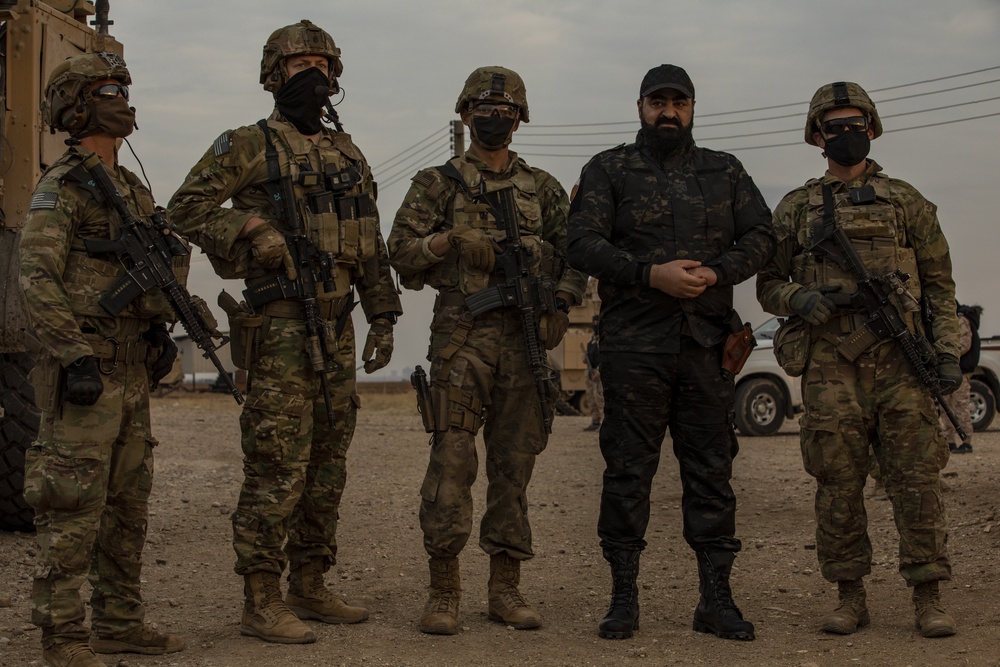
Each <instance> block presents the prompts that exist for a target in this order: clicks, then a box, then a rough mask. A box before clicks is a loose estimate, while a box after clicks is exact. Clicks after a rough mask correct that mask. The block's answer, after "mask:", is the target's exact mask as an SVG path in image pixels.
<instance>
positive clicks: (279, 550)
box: [232, 317, 361, 575]
mask: <svg viewBox="0 0 1000 667" xmlns="http://www.w3.org/2000/svg"><path fill="white" fill-rule="evenodd" d="M304 337H305V322H303V321H302V320H296V319H288V318H280V317H276V318H271V319H270V324H269V326H267V327H266V331H265V332H263V334H262V337H261V343H260V346H259V348H258V350H257V354H256V355H255V356H254V362H253V366H252V367H251V368H250V375H249V377H250V386H249V389H248V392H247V402H246V406H245V407H244V410H243V414H242V415H241V416H240V427H241V429H242V433H243V436H242V439H241V441H240V442H241V446H242V448H243V457H244V458H243V474H244V480H243V488H242V489H241V490H240V498H239V504H238V505H237V508H236V511H235V512H234V513H233V516H232V520H233V548H234V549H235V551H236V568H235V570H236V572H237V574H240V575H246V574H251V573H253V572H259V571H270V572H275V573H277V574H279V575H280V574H281V572H282V570H283V569H284V568H285V565H286V564H288V563H289V562H291V565H292V569H295V567H296V566H298V565H300V564H302V563H305V562H306V561H310V560H321V561H323V562H324V563H325V565H326V567H329V566H331V565H333V564H334V563H335V562H336V557H337V539H336V534H337V520H338V518H339V514H338V509H339V507H340V498H341V496H342V495H343V493H344V484H345V483H346V481H347V467H346V456H347V449H348V446H349V445H350V444H351V438H352V437H353V436H354V426H355V423H356V416H357V409H358V407H359V406H360V404H361V401H360V398H359V397H358V394H357V392H356V390H355V389H356V388H355V370H354V356H355V337H354V327H353V326H351V325H350V324H348V326H347V327H345V328H344V333H343V334H342V335H341V337H340V339H339V340H338V341H337V344H336V346H335V349H336V353H335V362H336V364H337V365H338V366H339V368H340V370H339V371H338V372H336V373H333V374H331V375H330V376H329V385H330V390H331V395H332V398H333V406H334V417H335V420H336V421H335V423H334V424H333V425H331V424H330V423H329V422H328V420H327V415H326V403H325V401H324V399H323V395H322V392H321V391H320V384H319V378H318V376H317V375H316V373H315V371H313V369H312V365H311V364H310V362H309V359H308V355H307V352H306V348H305V345H304V344H303V338H304Z"/></svg>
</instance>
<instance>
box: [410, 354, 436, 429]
mask: <svg viewBox="0 0 1000 667" xmlns="http://www.w3.org/2000/svg"><path fill="white" fill-rule="evenodd" d="M410 384H411V385H413V388H414V389H415V390H416V392H417V412H419V413H420V418H421V419H422V420H423V422H424V431H426V432H427V433H433V432H434V431H435V430H437V429H435V421H436V415H435V414H434V402H433V401H432V400H431V388H430V386H429V385H428V384H427V373H425V372H424V369H423V367H421V366H417V368H416V370H414V371H413V373H411V374H410Z"/></svg>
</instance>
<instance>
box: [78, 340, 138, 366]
mask: <svg viewBox="0 0 1000 667" xmlns="http://www.w3.org/2000/svg"><path fill="white" fill-rule="evenodd" d="M84 338H85V339H86V341H87V344H88V345H90V347H91V349H92V350H94V358H95V359H100V360H101V361H110V362H112V364H111V367H112V370H113V369H114V367H115V366H117V365H118V364H126V365H128V364H144V363H146V359H148V358H149V356H150V355H149V350H150V347H149V343H147V342H146V341H144V340H133V341H127V342H121V341H119V340H117V339H115V338H99V337H96V336H84ZM101 367H102V370H103V367H104V364H101ZM105 372H110V371H105Z"/></svg>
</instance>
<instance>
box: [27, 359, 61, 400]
mask: <svg viewBox="0 0 1000 667" xmlns="http://www.w3.org/2000/svg"><path fill="white" fill-rule="evenodd" d="M63 372H64V371H63V367H62V364H60V363H59V361H58V360H57V359H56V358H55V357H53V356H52V355H50V354H39V355H38V356H37V357H36V361H35V366H34V368H32V369H31V372H30V373H29V374H28V381H29V382H31V386H32V387H33V388H34V390H35V406H36V407H37V408H38V409H39V410H41V411H42V412H49V413H51V412H55V411H56V409H57V408H58V407H59V402H60V395H61V393H62V385H63Z"/></svg>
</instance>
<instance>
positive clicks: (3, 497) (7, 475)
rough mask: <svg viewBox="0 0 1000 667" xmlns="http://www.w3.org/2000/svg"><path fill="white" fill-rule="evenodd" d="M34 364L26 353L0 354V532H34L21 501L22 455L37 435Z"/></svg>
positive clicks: (29, 512) (30, 515) (27, 509)
mask: <svg viewBox="0 0 1000 667" xmlns="http://www.w3.org/2000/svg"><path fill="white" fill-rule="evenodd" d="M33 365H34V361H33V360H32V358H31V357H30V356H29V355H28V354H26V353H23V352H22V353H17V354H3V355H0V408H2V409H3V419H2V420H0V530H20V531H31V530H34V523H33V519H34V516H35V512H34V510H33V509H32V508H31V507H30V506H29V505H28V503H26V502H25V501H24V453H25V452H26V451H27V450H28V447H30V446H31V443H32V442H34V440H35V436H36V435H38V422H39V413H38V408H36V407H35V391H34V389H32V387H31V383H29V382H28V372H29V371H31V367H32V366H33Z"/></svg>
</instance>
